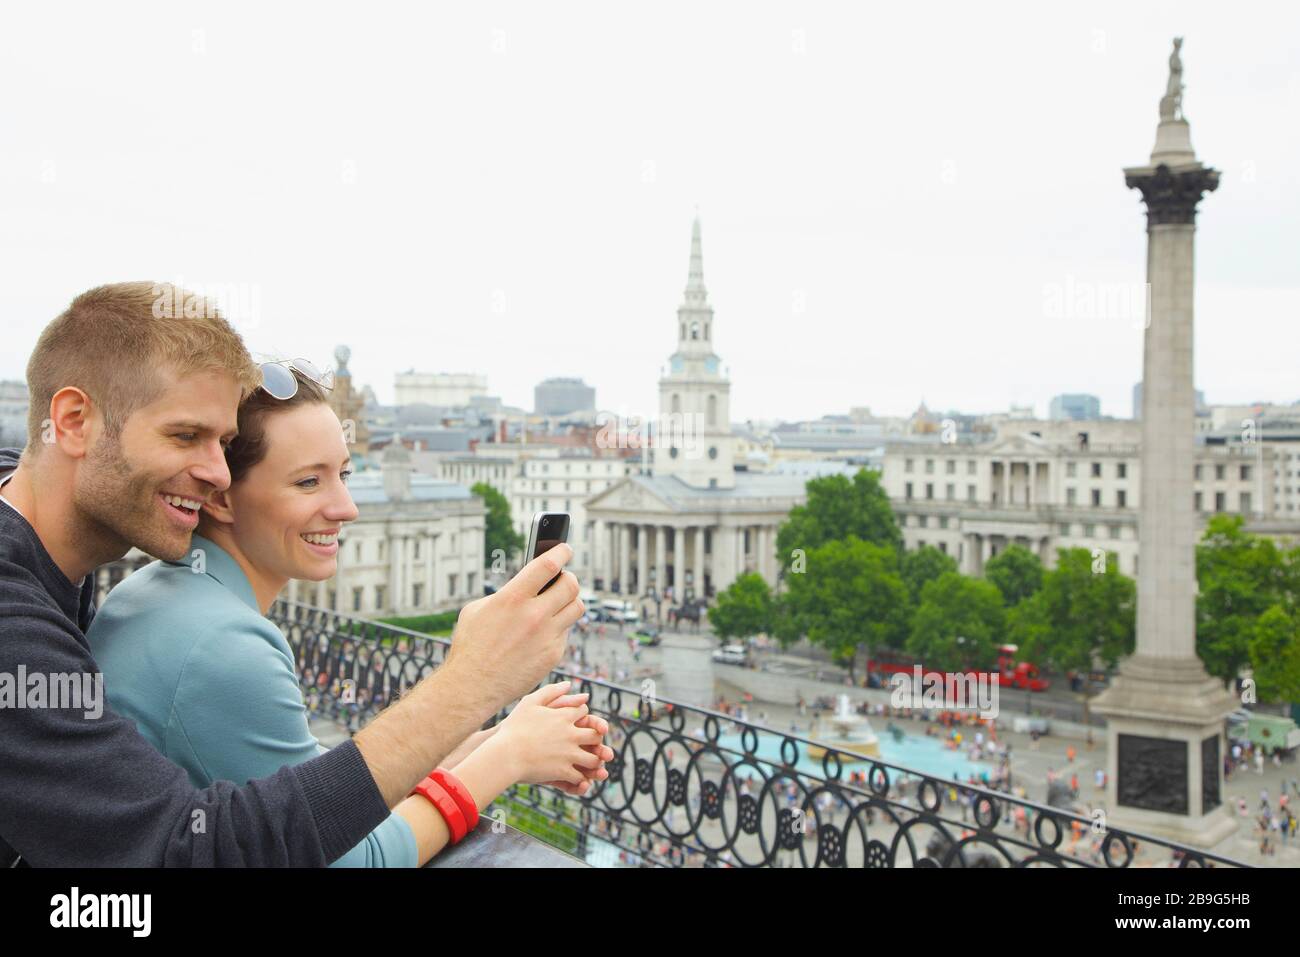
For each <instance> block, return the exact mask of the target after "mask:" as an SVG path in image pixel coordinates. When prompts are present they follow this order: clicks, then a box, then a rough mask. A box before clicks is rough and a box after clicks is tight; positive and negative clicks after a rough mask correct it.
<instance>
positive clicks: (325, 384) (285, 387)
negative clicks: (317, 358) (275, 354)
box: [261, 359, 334, 399]
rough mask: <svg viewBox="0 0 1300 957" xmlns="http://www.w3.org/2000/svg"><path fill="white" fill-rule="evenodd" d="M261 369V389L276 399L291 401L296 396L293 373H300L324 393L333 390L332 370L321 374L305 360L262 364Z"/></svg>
mask: <svg viewBox="0 0 1300 957" xmlns="http://www.w3.org/2000/svg"><path fill="white" fill-rule="evenodd" d="M261 369H262V388H263V389H265V390H266V391H267V392H268V393H269V394H270V395H271V396H272V397H274V398H276V399H292V398H293V397H294V396H295V395H297V394H298V377H297V376H295V375H294V374H293V373H294V371H297V372H300V373H302V375H303V378H306V379H310V380H311V381H312V382H315V383H316V384H317V385H318V386H320V387H321V388H322V389H325V390H326V391H328V390H330V389H333V388H334V370H333V369H327V370H326V371H324V372H321V371H320V369H318V368H316V365H315V363H312V362H309V361H307V360H306V359H277V360H275V361H273V362H263V363H262V366H261Z"/></svg>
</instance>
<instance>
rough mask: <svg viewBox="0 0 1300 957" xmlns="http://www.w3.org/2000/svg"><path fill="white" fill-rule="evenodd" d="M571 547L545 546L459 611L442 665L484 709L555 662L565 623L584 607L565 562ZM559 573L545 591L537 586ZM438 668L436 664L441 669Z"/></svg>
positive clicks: (514, 694)
mask: <svg viewBox="0 0 1300 957" xmlns="http://www.w3.org/2000/svg"><path fill="white" fill-rule="evenodd" d="M572 558H573V549H572V548H571V547H569V545H568V544H565V543H561V544H559V545H556V546H555V547H554V548H551V549H548V550H547V551H545V552H543V553H542V554H541V555H539V556H537V557H536V558H534V559H533V560H532V561H531V562H529V563H528V564H527V565H525V566H524V567H523V569H522V570H521V571H520V572H519V574H518V575H516V576H515V577H514V578H512V579H511V580H510V581H509V582H507V583H506V585H505V586H504V587H503V588H502V589H501V590H500V591H498V592H496V593H495V594H493V595H488V596H487V597H485V598H479V599H477V600H475V601H472V602H470V603H469V604H468V605H466V606H465V607H464V608H462V609H461V611H460V617H459V619H457V621H456V629H455V632H454V633H453V634H452V639H451V650H450V651H449V652H448V654H447V661H446V662H445V663H444V664H443V666H442V668H443V669H450V670H451V671H453V672H454V673H455V675H456V680H457V682H465V683H466V684H467V685H468V686H469V687H473V688H475V689H477V690H478V691H479V693H480V695H481V696H482V698H483V700H484V703H485V704H486V705H489V706H490V708H489V709H488V711H489V713H491V712H495V711H498V710H500V709H501V708H503V707H505V706H506V705H507V704H509V703H510V702H511V701H514V700H516V699H518V698H522V697H523V696H524V695H526V694H528V693H529V691H531V690H532V689H533V688H534V687H536V686H537V685H538V684H539V683H540V682H541V681H542V680H543V679H544V678H545V677H546V676H547V674H549V673H550V672H551V670H552V669H554V668H555V666H556V665H558V664H559V663H560V660H561V659H562V658H563V657H564V649H565V645H566V643H567V640H568V633H569V629H570V628H571V627H572V626H573V623H574V622H576V621H577V620H578V619H579V618H581V617H582V615H583V612H584V611H585V610H586V609H585V608H584V607H583V604H582V601H581V600H580V599H579V598H578V579H577V578H575V577H574V576H573V573H572V572H567V571H564V566H565V565H566V564H567V563H568V562H569V561H570V560H571V559H572ZM556 575H559V576H560V577H559V580H557V581H556V583H555V584H554V585H552V586H551V587H550V588H548V589H547V590H546V591H545V592H544V593H542V594H540V595H539V594H538V592H539V591H541V589H542V587H543V586H544V585H545V584H546V583H547V582H548V581H550V580H551V579H552V578H554V577H555V576H556ZM440 670H441V669H440Z"/></svg>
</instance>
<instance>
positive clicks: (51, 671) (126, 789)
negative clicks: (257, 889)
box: [0, 449, 388, 867]
mask: <svg viewBox="0 0 1300 957" xmlns="http://www.w3.org/2000/svg"><path fill="white" fill-rule="evenodd" d="M17 464H18V450H17V449H0V481H2V480H3V479H4V478H5V477H6V476H7V475H8V474H9V472H10V471H11V470H12V469H13V468H14V467H15V466H16V465H17ZM94 613H95V609H94V584H93V581H92V578H91V577H87V578H86V580H85V581H83V582H82V583H81V584H80V585H79V586H78V585H75V584H73V583H72V582H70V581H69V580H68V578H67V576H66V575H64V574H63V572H62V571H61V570H60V569H59V567H58V566H57V565H55V564H54V560H53V559H52V558H50V555H49V553H48V552H46V550H45V548H44V546H43V545H42V544H41V541H40V539H39V538H38V537H37V535H36V532H35V531H34V530H33V529H32V527H31V525H29V524H28V523H27V521H26V520H25V519H24V518H23V517H22V516H21V515H19V514H18V513H17V511H15V510H14V509H13V508H12V507H11V506H10V505H9V504H8V503H6V502H0V681H5V680H6V679H5V677H4V676H6V675H7V676H9V677H8V679H7V683H8V687H9V689H10V690H11V694H10V695H9V699H12V700H9V701H8V702H7V699H6V698H4V697H2V696H0V867H8V866H12V865H13V864H14V863H15V862H16V861H18V859H19V855H21V859H22V863H26V864H31V865H33V866H38V867H39V866H55V867H87V866H89V867H95V866H127V867H132V866H144V867H160V866H166V867H192V866H193V867H210V866H235V867H239V866H275V865H281V866H286V865H287V866H303V867H308V866H311V867H319V866H324V865H326V864H329V863H330V862H332V861H334V860H335V859H336V858H338V857H340V856H342V855H343V854H344V853H345V852H346V851H348V850H349V849H350V848H352V847H353V846H355V845H356V844H357V842H359V841H361V840H362V839H363V838H365V836H366V835H367V834H369V833H370V832H371V831H372V830H373V829H374V828H376V827H378V826H379V825H380V824H381V823H382V822H383V821H384V819H385V818H387V817H388V808H387V807H386V806H385V804H384V800H383V797H382V795H380V793H379V789H378V788H377V787H376V786H375V782H374V779H373V778H372V777H371V775H370V771H369V769H368V768H367V767H366V764H365V762H364V761H363V760H362V758H361V752H360V751H358V750H357V746H356V745H355V744H353V743H352V742H351V741H348V742H346V743H344V744H342V745H339V746H338V747H336V748H334V749H332V750H331V751H329V752H327V753H326V754H323V755H321V756H320V757H318V758H314V759H313V760H311V761H307V762H306V763H304V764H298V765H294V766H292V767H286V768H281V769H280V770H279V771H278V772H276V773H275V774H274V775H272V776H271V777H269V778H263V779H262V780H258V781H250V782H249V783H248V784H247V785H245V786H244V787H236V786H235V785H234V784H232V783H230V782H229V781H218V782H217V783H215V784H213V785H212V786H211V787H208V788H205V789H203V790H198V789H196V788H195V787H194V786H193V785H192V784H191V783H190V782H189V778H188V777H187V776H186V774H185V772H184V771H183V770H181V768H179V767H177V766H176V765H174V764H172V763H171V762H170V761H168V760H167V759H166V758H164V757H163V756H162V755H161V754H159V753H158V751H156V750H155V749H154V747H153V746H152V745H151V744H149V742H148V741H146V740H145V739H144V738H142V737H141V736H140V734H139V732H138V731H137V730H136V727H135V724H134V723H133V722H132V721H131V720H130V719H129V718H124V717H122V716H121V715H119V714H116V713H115V712H113V710H112V709H111V708H109V707H108V704H107V701H106V700H105V701H104V702H103V703H102V706H103V713H102V714H101V715H99V716H98V717H87V716H86V709H85V708H62V709H61V708H54V707H49V706H45V707H21V708H20V707H16V706H15V704H16V703H18V701H19V699H18V698H17V697H16V696H14V695H13V694H12V690H13V689H14V688H16V686H17V682H18V681H19V679H20V677H21V676H23V675H24V674H25V675H26V676H27V680H28V682H30V681H31V676H32V675H34V674H41V675H44V676H50V675H76V676H78V678H77V680H78V681H81V680H82V679H81V678H80V676H81V675H83V674H88V675H95V674H98V672H99V669H98V667H97V666H96V665H95V661H94V659H93V658H92V657H91V654H90V649H89V647H88V646H87V644H86V639H85V635H84V632H85V630H86V628H87V627H89V625H90V621H91V619H92V617H93V616H94ZM20 666H21V667H22V668H23V669H24V671H20V670H19V669H20ZM92 680H93V679H92ZM19 690H20V691H21V690H22V689H19ZM106 698H107V695H106V694H105V699H106ZM33 700H34V699H33V697H32V696H31V695H27V696H25V697H24V698H23V701H24V702H26V703H31V702H32V701H33ZM200 812H201V813H200Z"/></svg>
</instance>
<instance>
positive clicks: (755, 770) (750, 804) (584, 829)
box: [271, 601, 1245, 868]
mask: <svg viewBox="0 0 1300 957" xmlns="http://www.w3.org/2000/svg"><path fill="white" fill-rule="evenodd" d="M271 618H272V620H274V621H275V622H276V623H277V624H278V625H279V626H280V628H281V629H282V630H283V631H284V633H285V635H286V637H287V638H288V641H289V643H290V645H291V646H292V648H293V651H294V654H295V657H296V659H297V665H298V669H299V677H300V680H301V682H302V686H303V693H304V698H305V700H306V702H307V706H308V708H309V710H311V711H312V712H313V713H315V714H318V715H323V716H326V717H329V718H332V719H334V720H335V721H337V722H339V723H340V724H342V725H343V726H344V727H347V728H348V729H349V730H351V731H353V732H355V731H357V730H359V729H360V727H361V726H362V725H363V724H364V723H365V722H366V720H368V719H369V718H370V717H371V716H373V715H374V714H377V713H378V712H379V711H380V710H382V708H384V707H385V706H386V705H388V704H389V703H390V702H392V701H393V700H395V699H396V698H397V697H398V696H399V695H400V694H401V693H403V692H404V691H405V690H406V689H408V688H410V687H411V686H413V685H414V684H415V683H416V682H418V681H419V680H420V679H421V678H423V677H424V676H425V675H427V674H429V673H430V672H432V671H433V670H434V669H436V668H437V667H438V665H439V664H441V663H442V661H443V660H444V658H445V656H446V650H447V647H448V645H449V644H450V641H449V640H448V639H445V638H437V637H432V636H429V635H423V634H420V633H418V632H413V631H408V630H406V629H403V628H398V627H395V626H392V625H385V624H382V623H380V622H374V621H368V620H364V619H357V618H351V617H348V616H344V615H339V614H337V613H335V612H331V611H326V610H322V609H317V608H312V607H309V606H306V605H302V604H298V603H294V602H285V601H280V602H276V604H275V606H274V608H273V609H272V611H271ZM554 675H555V678H556V679H557V680H558V679H559V678H568V679H571V680H572V681H573V682H574V683H575V684H576V685H578V686H580V687H579V688H578V690H581V691H585V692H589V693H590V694H591V699H590V707H591V710H592V711H594V712H596V713H598V714H600V715H602V716H603V717H605V718H606V720H608V722H609V724H610V735H609V737H608V738H607V740H606V743H607V744H609V745H610V747H612V748H613V749H614V752H615V759H614V761H612V762H610V763H609V764H608V765H607V768H608V770H609V778H608V779H607V780H606V781H604V782H602V783H601V784H600V785H599V786H598V787H596V788H593V789H591V790H590V791H589V792H588V794H587V795H585V796H584V797H582V798H573V797H569V796H567V795H564V794H563V793H561V792H559V791H555V790H553V789H550V788H545V787H536V786H517V787H516V788H515V789H514V791H513V793H512V795H511V797H510V801H511V802H513V806H514V807H515V808H516V809H518V810H520V811H521V812H522V813H524V814H525V816H526V817H528V818H530V819H531V820H532V821H533V822H536V821H538V820H540V821H543V822H546V824H547V829H548V830H549V832H550V833H551V834H552V835H553V837H550V836H548V837H547V839H548V840H553V841H554V843H556V844H557V845H558V846H561V847H564V848H565V849H566V850H568V851H569V852H570V853H573V854H574V855H576V856H578V857H580V858H584V859H586V860H589V861H591V862H593V863H603V864H608V865H614V866H619V865H631V866H637V865H640V866H669V867H682V866H704V867H818V866H821V867H846V866H847V867H1029V866H1050V867H1076V866H1077V867H1116V868H1122V867H1128V866H1130V865H1144V866H1177V867H1213V866H1229V867H1241V866H1245V865H1243V864H1241V863H1240V862H1238V861H1233V860H1230V859H1228V858H1224V857H1220V856H1216V855H1213V854H1210V853H1207V852H1205V851H1203V850H1200V849H1198V848H1192V847H1187V846H1183V845H1179V844H1177V843H1174V842H1171V841H1167V840H1163V839H1161V838H1158V837H1151V836H1148V835H1144V834H1138V833H1135V832H1131V831H1122V830H1119V829H1116V828H1110V827H1107V826H1106V822H1105V819H1104V815H1100V814H1098V815H1095V816H1091V817H1085V816H1082V815H1080V814H1076V813H1073V812H1072V811H1070V810H1067V809H1063V808H1060V807H1052V806H1047V805H1043V804H1038V803H1035V802H1033V801H1029V800H1026V799H1025V798H1021V797H1016V796H1013V795H1012V794H1008V793H1005V792H1002V791H997V790H994V789H991V788H984V787H974V786H972V785H969V784H961V783H957V782H954V781H950V780H945V779H943V778H941V777H936V776H933V775H930V774H926V773H922V772H920V771H917V770H913V769H909V768H905V767H899V766H897V765H893V764H890V763H888V762H885V761H882V760H879V759H878V758H873V757H866V758H863V757H862V756H859V755H855V754H853V753H851V752H847V751H842V750H836V749H834V748H827V747H826V746H825V745H824V744H820V743H819V742H816V741H812V740H809V739H807V738H802V737H799V736H798V735H795V734H790V733H785V732H780V731H775V730H772V729H770V728H765V727H762V726H759V725H755V724H750V723H748V722H744V721H736V720H735V719H734V718H732V717H731V716H729V715H725V714H721V713H719V712H716V711H711V710H708V709H703V708H696V707H692V706H688V705H683V704H680V703H678V702H672V701H667V700H664V699H662V698H659V697H658V696H657V695H656V694H655V690H654V682H652V681H648V680H647V681H645V682H642V685H641V687H640V688H638V689H629V688H624V687H619V686H617V685H614V684H610V683H609V682H605V681H601V680H597V679H595V678H591V677H588V676H584V675H575V674H570V673H567V672H563V671H556V672H555V673H554ZM505 713H506V712H505V711H503V712H502V716H504V715H505ZM810 749H813V750H815V752H816V753H818V754H821V755H822V756H821V759H820V762H810V761H809V759H808V755H809V753H810ZM823 751H824V753H823ZM954 798H956V800H954ZM531 829H532V831H533V833H537V829H536V828H535V827H533V828H531Z"/></svg>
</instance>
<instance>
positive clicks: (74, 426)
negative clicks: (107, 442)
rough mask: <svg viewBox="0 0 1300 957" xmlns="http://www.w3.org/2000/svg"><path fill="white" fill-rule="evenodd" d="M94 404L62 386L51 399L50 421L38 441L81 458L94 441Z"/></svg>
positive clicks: (44, 426)
mask: <svg viewBox="0 0 1300 957" xmlns="http://www.w3.org/2000/svg"><path fill="white" fill-rule="evenodd" d="M94 411H95V410H94V404H93V403H92V402H91V401H90V396H88V395H86V393H84V392H82V391H81V390H80V389H78V388H77V387H76V386H64V387H63V388H62V389H60V390H59V391H58V392H56V393H54V395H53V396H52V397H51V398H50V417H49V418H48V419H46V420H45V422H44V423H43V425H42V428H41V441H42V442H44V443H45V444H46V445H57V446H58V447H59V448H60V449H61V450H62V451H63V452H64V453H65V454H66V455H69V456H71V457H72V458H74V459H79V458H83V457H84V456H85V455H86V453H87V452H89V451H90V447H91V445H93V444H94V441H95V432H96V431H97V429H96V428H95V426H94V425H93V424H92V421H91V420H92V418H98V417H97V416H95V415H94Z"/></svg>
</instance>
